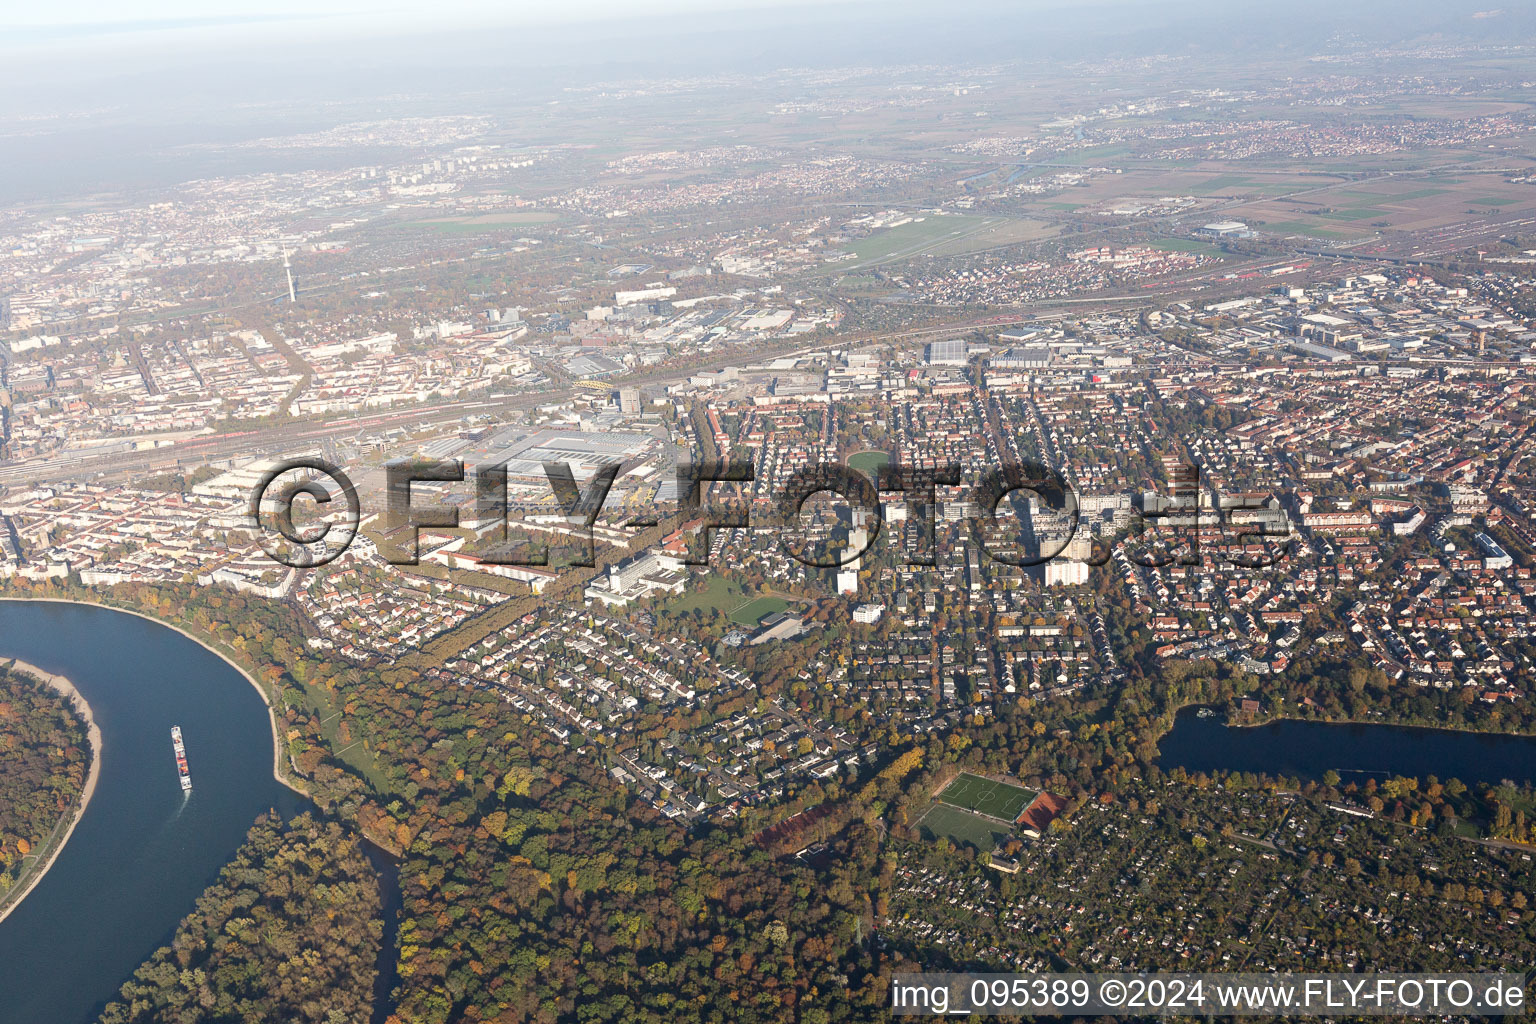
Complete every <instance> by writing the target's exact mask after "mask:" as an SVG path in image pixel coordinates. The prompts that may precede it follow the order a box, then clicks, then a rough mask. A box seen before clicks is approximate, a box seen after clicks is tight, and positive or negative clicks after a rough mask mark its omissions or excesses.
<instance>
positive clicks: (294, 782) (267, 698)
mask: <svg viewBox="0 0 1536 1024" xmlns="http://www.w3.org/2000/svg"><path fill="white" fill-rule="evenodd" d="M0 601H40V602H52V603H54V604H74V605H82V606H84V607H87V608H106V609H108V610H110V611H115V612H124V613H126V614H128V615H136V616H138V617H139V618H141V619H145V620H147V621H149V622H153V623H156V624H157V625H161V626H164V627H165V628H166V629H171V630H175V631H176V632H177V633H180V634H181V635H182V636H184V637H186V638H187V639H188V640H191V641H192V642H193V643H195V644H197V645H198V646H199V647H201V648H203V649H204V650H206V651H208V652H209V653H211V654H214V655H217V656H218V657H219V658H222V659H223V660H224V663H225V664H226V665H228V666H229V667H230V668H232V669H234V670H235V671H236V672H238V673H240V675H241V676H243V677H244V678H245V681H246V682H248V683H250V684H251V686H252V687H253V688H254V689H255V690H256V692H257V693H258V694H260V695H261V702H262V704H263V705H265V706H266V709H267V723H268V724H269V725H270V726H271V728H272V777H273V778H274V779H276V780H277V781H278V782H279V783H280V784H282V785H284V786H286V787H288V788H289V789H291V790H293V791H294V792H295V793H297V794H299V795H300V796H302V797H304V798H305V799H307V800H313V796H312V795H311V794H310V792H309V790H308V789H307V788H305V787H304V786H303V785H302V784H301V783H300V782H299V781H298V778H297V777H296V775H290V774H289V772H296V770H295V769H294V768H293V766H292V765H289V771H287V772H285V771H284V770H283V751H284V750H286V749H287V746H288V745H287V743H285V742H284V741H283V736H282V732H281V731H280V730H279V728H278V724H277V709H276V708H275V707H274V706H273V704H272V696H271V694H269V693H267V691H266V690H265V689H264V688H263V687H262V685H261V684H260V683H259V682H257V681H256V677H255V676H253V675H251V673H250V672H249V671H247V670H246V668H245V667H244V666H243V665H241V664H240V663H239V662H237V661H235V659H234V658H232V657H230V656H229V654H227V653H226V652H225V651H223V650H220V649H219V646H218V645H217V641H214V640H211V639H205V638H203V637H199V636H196V635H194V634H192V633H189V632H188V631H187V630H185V629H183V628H182V627H181V626H180V625H178V624H177V623H174V622H168V621H166V620H165V619H162V618H160V617H158V616H155V615H150V614H148V613H147V612H144V611H142V610H140V609H138V608H133V607H129V606H127V605H121V604H111V603H109V602H106V601H81V600H78V599H76V598H69V597H54V596H38V597H22V596H20V595H17V594H4V595H0ZM4 658H5V655H4V652H0V660H4ZM18 664H19V663H18Z"/></svg>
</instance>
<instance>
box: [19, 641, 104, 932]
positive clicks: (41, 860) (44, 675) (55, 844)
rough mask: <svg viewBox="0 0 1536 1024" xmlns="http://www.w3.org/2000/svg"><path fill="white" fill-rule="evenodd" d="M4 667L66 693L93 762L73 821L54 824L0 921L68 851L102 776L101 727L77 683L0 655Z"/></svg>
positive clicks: (62, 693)
mask: <svg viewBox="0 0 1536 1024" xmlns="http://www.w3.org/2000/svg"><path fill="white" fill-rule="evenodd" d="M0 667H4V668H6V669H9V670H10V671H13V672H16V673H19V674H21V675H25V676H29V677H31V678H33V679H36V680H38V681H39V682H41V683H44V684H46V685H47V686H48V687H49V688H51V689H53V690H55V691H57V692H58V693H59V694H61V695H63V697H64V698H65V699H66V700H67V701H69V703H70V706H71V707H73V708H74V710H75V713H76V714H78V715H79V716H80V717H81V718H82V719H84V721H85V732H86V738H87V740H88V741H89V742H90V747H91V766H90V768H89V769H88V770H87V771H86V775H85V784H84V785H83V786H81V788H80V797H79V799H78V800H76V801H75V807H74V813H73V814H72V815H70V817H69V824H68V826H67V827H65V828H64V832H63V834H62V835H60V834H59V831H58V829H59V825H62V824H63V819H60V822H59V825H55V826H54V831H53V834H51V835H50V836H49V837H48V840H47V843H46V844H45V848H44V849H43V850H42V851H40V852H39V855H38V860H37V863H36V864H34V865H33V866H32V868H31V870H30V871H26V872H23V873H22V874H21V876H20V877H19V878H18V879H17V883H18V884H17V886H16V887H15V888H13V889H12V890H11V891H10V892H8V893H6V894H5V896H4V897H3V898H0V921H4V920H5V919H6V918H7V917H9V916H10V915H11V912H12V911H14V910H15V909H16V908H17V907H19V906H21V904H22V903H23V902H24V901H25V900H26V898H27V894H28V893H30V892H31V891H32V890H33V889H35V888H37V884H38V883H39V882H41V881H42V880H43V878H44V877H45V876H46V875H47V874H48V871H49V869H50V868H52V867H53V863H54V861H56V860H57V859H58V857H59V854H60V853H63V852H64V847H65V846H66V845H67V844H68V843H69V837H70V836H72V835H73V834H74V832H75V826H77V825H79V824H80V819H81V818H83V817H85V809H86V808H87V807H88V806H90V803H91V797H92V796H93V795H95V793H96V780H97V779H98V778H100V777H101V729H100V727H98V726H97V725H96V718H95V716H94V715H92V714H91V705H90V704H89V703H88V702H87V701H86V699H85V698H84V697H83V696H81V694H80V691H79V690H77V689H76V688H75V684H74V683H72V682H70V681H69V680H68V679H66V678H65V677H64V676H61V675H57V674H55V673H52V672H45V671H43V670H42V669H40V668H38V667H37V666H35V665H29V664H27V663H26V662H24V661H22V660H20V659H19V658H7V657H4V656H0Z"/></svg>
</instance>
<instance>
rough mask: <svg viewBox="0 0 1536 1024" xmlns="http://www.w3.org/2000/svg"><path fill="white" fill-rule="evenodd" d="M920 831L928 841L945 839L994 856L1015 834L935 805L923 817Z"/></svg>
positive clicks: (920, 822) (1006, 829)
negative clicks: (994, 851)
mask: <svg viewBox="0 0 1536 1024" xmlns="http://www.w3.org/2000/svg"><path fill="white" fill-rule="evenodd" d="M917 827H918V829H919V830H920V832H921V834H922V835H923V837H924V838H926V839H929V840H933V839H937V838H939V837H940V836H944V837H945V838H947V839H949V840H950V841H951V842H955V843H967V844H969V845H971V846H974V847H976V849H978V850H980V851H982V852H983V853H990V852H992V850H993V849H994V848H996V847H997V845H998V844H999V843H1002V842H1005V841H1007V839H1008V838H1009V837H1010V836H1012V835H1013V830H1012V829H1009V828H1005V827H1003V826H1002V825H999V824H998V823H997V822H995V821H992V820H991V819H989V818H983V817H982V816H981V815H979V814H971V813H969V812H968V811H962V810H960V809H958V808H955V807H951V806H949V805H948V804H934V805H933V808H932V810H930V811H929V812H928V813H927V814H925V815H923V817H922V819H921V820H920V821H918V823H917Z"/></svg>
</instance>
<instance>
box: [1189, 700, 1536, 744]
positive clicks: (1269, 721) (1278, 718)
mask: <svg viewBox="0 0 1536 1024" xmlns="http://www.w3.org/2000/svg"><path fill="white" fill-rule="evenodd" d="M1191 707H1208V708H1213V709H1215V710H1216V711H1217V712H1218V713H1223V714H1224V712H1222V709H1221V708H1220V707H1218V706H1217V705H1214V704H1200V703H1195V704H1183V705H1180V707H1179V710H1181V711H1182V710H1183V709H1184V708H1191ZM1277 722H1310V723H1312V724H1314V725H1373V726H1374V725H1385V726H1390V727H1391V728H1393V729H1419V730H1422V731H1424V732H1449V733H1462V734H1465V735H1467V736H1513V737H1515V738H1527V739H1528V738H1531V737H1536V733H1529V732H1517V731H1515V730H1513V729H1472V728H1469V727H1467V726H1463V725H1420V724H1419V723H1417V722H1400V721H1397V720H1396V719H1391V718H1318V717H1313V716H1310V715H1270V716H1268V717H1258V716H1255V717H1253V718H1245V719H1243V720H1242V721H1234V720H1233V719H1232V718H1231V716H1230V715H1227V716H1225V717H1223V718H1222V724H1224V725H1226V726H1228V727H1230V728H1233V729H1257V728H1259V727H1260V726H1265V725H1274V724H1275V723H1277Z"/></svg>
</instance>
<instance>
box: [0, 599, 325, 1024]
mask: <svg viewBox="0 0 1536 1024" xmlns="http://www.w3.org/2000/svg"><path fill="white" fill-rule="evenodd" d="M0 657H3V658H10V657H15V658H20V659H21V660H22V661H26V662H30V663H32V664H33V665H36V666H37V667H38V668H41V669H43V670H45V671H49V672H56V673H59V674H61V675H64V676H67V677H68V678H69V679H70V680H71V681H72V682H73V683H74V684H75V687H76V688H77V689H78V690H79V691H80V693H81V695H82V696H84V697H85V699H86V701H87V702H88V703H89V704H90V705H91V710H92V713H93V715H94V716H95V719H96V724H97V725H98V726H99V727H100V729H101V736H102V764H101V776H100V779H99V780H98V782H97V784H96V793H95V796H94V797H93V798H92V800H91V803H90V806H89V807H88V808H86V812H85V814H84V816H83V817H82V818H81V819H80V823H79V825H78V827H76V829H75V832H74V835H73V836H71V837H70V839H69V842H68V843H66V844H65V846H64V849H63V852H62V853H60V855H59V858H58V860H56V861H55V862H54V864H53V868H52V869H51V870H50V871H49V872H48V874H47V876H46V877H44V879H43V880H42V882H41V883H40V884H39V885H38V886H37V888H36V889H33V890H32V892H31V894H30V895H28V896H27V898H26V899H24V900H23V901H22V902H21V905H20V906H18V907H17V908H16V910H15V911H14V912H13V913H12V914H11V915H10V916H9V917H7V918H6V919H5V920H4V921H3V922H0V1024H83V1022H86V1021H90V1020H93V1019H94V1017H95V1014H96V1013H97V1012H98V1011H99V1008H100V1007H101V1005H102V1004H103V1003H105V1002H106V1001H107V1000H109V999H111V998H113V997H114V996H116V994H117V989H118V987H119V986H120V985H121V984H122V983H123V982H124V981H126V980H127V979H128V978H129V976H131V975H132V973H133V971H134V969H135V968H137V967H138V966H139V964H140V963H142V962H143V961H144V960H145V959H147V958H148V957H149V956H150V954H152V953H153V952H154V951H155V950H156V949H157V948H158V947H160V946H162V945H164V944H166V943H167V942H169V941H170V939H171V936H172V934H173V933H174V931H175V928H176V924H177V922H178V921H179V920H180V919H181V918H182V917H184V916H185V915H186V914H188V913H189V912H190V911H191V910H192V908H193V904H194V903H195V901H196V899H197V897H198V896H199V895H200V894H201V893H202V891H203V890H204V889H205V888H207V887H208V885H209V884H211V883H212V882H213V881H214V879H216V878H217V877H218V874H219V869H220V868H222V867H223V866H224V864H225V863H226V862H228V861H229V859H230V858H231V857H232V856H233V855H234V852H235V850H236V849H237V848H238V847H239V846H240V844H241V843H242V842H243V841H244V839H245V833H246V831H247V830H248V829H249V828H250V827H251V825H252V824H253V823H254V822H255V820H256V817H257V816H258V815H260V814H262V813H263V812H265V811H267V810H268V809H276V810H277V811H278V812H280V813H281V814H282V815H283V816H284V817H285V818H286V817H292V816H293V815H295V814H298V813H300V812H301V811H304V810H306V809H308V808H309V806H310V805H309V803H308V801H306V800H305V799H304V798H302V797H300V796H299V795H297V794H295V793H294V792H293V791H291V790H289V789H288V788H287V787H285V786H283V785H281V784H280V783H279V782H278V781H277V780H276V779H274V778H273V777H272V729H271V726H270V724H269V719H268V717H267V709H266V705H265V704H264V703H263V702H262V699H261V697H260V695H259V694H257V692H256V691H255V689H254V688H253V687H252V686H251V684H250V683H248V682H247V681H246V680H245V678H244V677H243V676H242V675H241V674H240V673H239V672H237V671H235V670H234V669H233V668H231V667H230V666H229V665H228V664H226V663H225V662H224V661H223V659H221V658H219V657H218V656H217V655H215V654H213V653H211V652H210V651H208V650H207V649H205V648H203V647H202V646H200V645H199V644H196V643H194V642H193V641H191V640H188V639H187V638H186V637H184V636H182V635H180V634H179V633H176V632H175V631H174V630H171V629H167V628H166V627H164V626H162V625H159V624H158V623H155V622H150V621H148V620H146V619H141V618H138V617H137V616H133V615H128V614H125V613H123V612H117V611H112V610H109V609H105V608H95V607H86V606H83V605H69V604H59V603H47V602H35V601H28V602H17V601H0ZM173 725H180V726H181V729H182V732H183V734H184V735H185V737H186V746H187V761H188V764H189V766H190V768H191V772H192V785H193V788H192V792H191V794H190V795H188V796H186V797H184V796H183V794H182V791H181V787H180V784H179V782H178V780H177V777H176V762H175V758H174V756H173V754H172V752H171V726H173Z"/></svg>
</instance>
